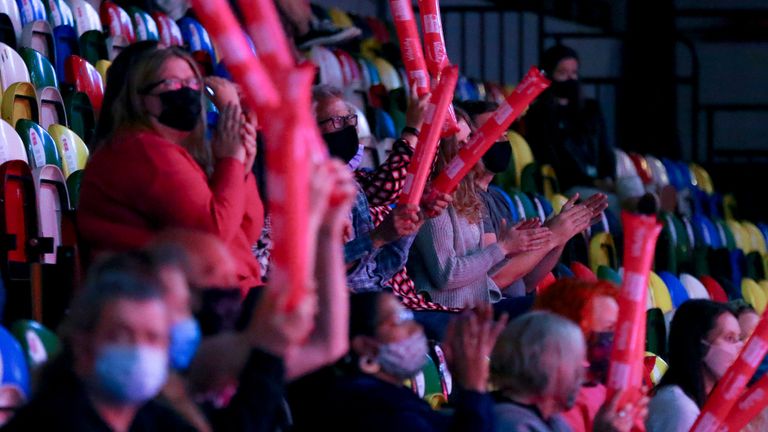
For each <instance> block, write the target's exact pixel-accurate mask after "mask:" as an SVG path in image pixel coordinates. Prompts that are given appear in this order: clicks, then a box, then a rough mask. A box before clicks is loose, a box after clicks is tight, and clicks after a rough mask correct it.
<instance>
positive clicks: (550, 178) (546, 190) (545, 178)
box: [541, 164, 560, 202]
mask: <svg viewBox="0 0 768 432" xmlns="http://www.w3.org/2000/svg"><path fill="white" fill-rule="evenodd" d="M541 187H542V191H541V192H542V193H543V194H544V196H545V197H547V199H548V200H550V201H551V202H554V201H555V195H558V194H559V193H560V183H559V182H558V181H557V173H556V172H555V168H554V167H552V165H549V164H545V165H542V166H541Z"/></svg>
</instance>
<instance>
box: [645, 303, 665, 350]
mask: <svg viewBox="0 0 768 432" xmlns="http://www.w3.org/2000/svg"><path fill="white" fill-rule="evenodd" d="M645 326H646V327H645V351H649V352H651V353H654V354H656V355H659V356H664V355H666V353H667V323H666V321H665V320H664V312H663V311H662V310H661V309H659V308H652V309H649V310H647V311H646V324H645Z"/></svg>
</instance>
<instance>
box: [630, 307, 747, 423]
mask: <svg viewBox="0 0 768 432" xmlns="http://www.w3.org/2000/svg"><path fill="white" fill-rule="evenodd" d="M740 334H741V329H740V328H739V322H738V320H737V319H736V317H735V316H734V315H733V312H731V310H730V309H728V307H727V306H726V305H723V304H720V303H716V302H713V301H710V300H689V301H687V302H685V303H683V304H682V305H680V307H679V308H678V309H677V312H675V317H674V318H673V319H672V323H671V325H670V330H669V370H668V371H667V372H666V373H665V374H664V377H663V378H662V379H661V382H660V383H659V385H658V387H656V389H655V394H654V396H653V399H651V403H650V405H649V406H648V410H649V415H648V419H647V420H646V422H645V424H646V429H647V430H648V432H666V431H669V432H673V431H681V430H689V429H690V428H691V426H693V423H694V422H695V421H696V418H697V417H698V416H699V413H700V411H701V408H702V407H703V406H704V403H705V402H706V400H707V397H708V395H709V393H710V392H711V391H712V389H713V388H714V387H715V384H717V382H718V380H720V378H722V376H723V374H725V372H726V371H727V370H728V368H729V367H730V366H731V364H733V362H734V361H735V360H736V358H737V356H738V355H739V351H740V350H741V347H742V346H743V342H742V341H741V338H740Z"/></svg>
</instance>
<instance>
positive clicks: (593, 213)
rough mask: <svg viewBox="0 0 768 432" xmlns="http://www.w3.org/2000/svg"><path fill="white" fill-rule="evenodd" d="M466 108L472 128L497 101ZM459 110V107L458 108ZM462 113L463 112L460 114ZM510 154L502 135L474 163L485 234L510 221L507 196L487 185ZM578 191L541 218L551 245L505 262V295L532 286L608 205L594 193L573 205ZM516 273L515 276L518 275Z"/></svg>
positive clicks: (505, 165) (497, 231) (506, 163)
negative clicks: (509, 281) (485, 220)
mask: <svg viewBox="0 0 768 432" xmlns="http://www.w3.org/2000/svg"><path fill="white" fill-rule="evenodd" d="M462 106H463V107H465V108H467V109H469V111H464V113H466V114H468V116H469V120H468V121H469V124H470V127H471V129H472V131H473V133H474V131H475V130H476V129H477V128H478V127H479V126H481V125H482V124H483V123H484V122H485V121H486V120H488V119H489V118H491V116H492V115H493V112H494V111H495V110H496V108H498V105H497V104H495V103H492V102H482V101H472V102H465V103H463V104H462ZM459 113H460V114H461V113H462V111H459ZM461 115H463V114H461ZM511 157H512V153H511V147H510V144H509V141H508V140H507V139H506V137H505V136H502V137H500V140H499V141H498V142H496V143H494V145H493V146H491V148H490V149H489V150H488V151H487V152H486V153H485V155H483V158H482V160H481V162H480V163H478V175H477V178H476V184H477V193H478V194H479V195H480V198H481V199H482V201H483V204H484V205H485V210H486V211H487V212H488V214H489V216H490V220H491V224H489V225H488V226H486V227H485V230H486V232H485V234H487V235H490V236H498V235H499V234H500V232H501V227H502V221H506V222H508V223H509V222H511V221H513V216H512V209H511V208H510V207H509V204H508V197H506V196H504V192H503V191H501V190H499V189H497V188H495V187H490V185H491V183H492V182H493V179H494V176H495V175H496V174H498V173H500V172H503V171H505V170H506V169H507V168H508V167H509V162H510V159H511ZM578 198H579V195H578V194H576V195H574V196H573V197H572V198H571V199H570V200H569V201H568V202H567V203H566V204H565V205H564V206H563V211H561V212H560V213H558V214H557V215H555V216H553V217H551V218H550V219H548V220H546V221H543V224H542V225H543V226H545V227H547V228H550V229H551V231H552V233H553V235H554V242H553V248H552V249H545V250H543V251H534V252H529V253H522V254H519V255H517V256H515V257H514V258H513V259H511V260H510V261H509V264H507V267H508V268H507V269H506V272H508V273H511V275H510V276H509V278H510V279H514V278H515V277H518V279H517V280H514V282H512V284H511V285H509V286H508V287H506V289H505V290H504V291H505V294H507V295H508V296H522V295H526V294H527V293H531V292H533V291H534V290H535V289H536V286H537V285H538V284H539V282H540V281H541V279H542V278H544V276H546V274H547V273H549V272H550V271H552V269H553V268H554V267H555V265H557V262H558V261H559V260H560V256H561V255H562V253H563V250H564V248H565V247H566V244H567V243H568V241H569V240H570V239H571V238H572V237H573V236H575V235H577V234H579V233H580V232H582V231H584V230H585V229H587V228H588V227H589V225H591V224H592V223H594V221H595V220H597V219H599V218H600V215H601V213H602V211H603V210H605V209H606V208H607V207H608V197H607V196H606V195H605V194H602V193H598V194H594V195H592V196H591V197H589V198H588V199H587V200H585V201H584V202H582V203H581V204H579V205H577V204H576V201H577V200H578ZM518 275H519V276H518Z"/></svg>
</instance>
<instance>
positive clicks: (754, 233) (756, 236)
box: [741, 221, 766, 254]
mask: <svg viewBox="0 0 768 432" xmlns="http://www.w3.org/2000/svg"><path fill="white" fill-rule="evenodd" d="M741 227H742V230H743V231H744V233H745V234H746V235H747V236H748V237H749V244H750V250H751V251H754V252H759V253H761V254H765V253H766V248H765V238H764V237H763V233H762V232H760V229H759V228H758V227H757V226H756V225H755V224H753V223H752V222H749V221H743V222H742V223H741Z"/></svg>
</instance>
